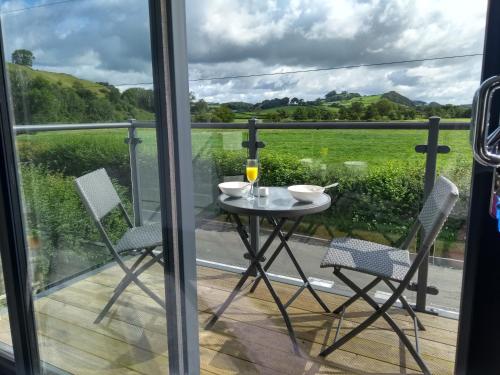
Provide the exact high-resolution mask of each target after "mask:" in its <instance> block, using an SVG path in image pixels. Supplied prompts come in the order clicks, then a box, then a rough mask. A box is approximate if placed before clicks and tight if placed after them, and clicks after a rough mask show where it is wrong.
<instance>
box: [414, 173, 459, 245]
mask: <svg viewBox="0 0 500 375" xmlns="http://www.w3.org/2000/svg"><path fill="white" fill-rule="evenodd" d="M457 199H458V189H457V187H456V186H455V184H454V183H453V182H451V181H450V180H448V179H447V178H445V177H443V176H440V177H439V178H438V179H437V180H436V183H435V184H434V187H433V188H432V191H431V193H430V195H429V197H428V198H427V200H426V201H425V203H424V206H423V207H422V211H420V214H419V215H418V220H419V221H420V223H421V224H422V228H423V229H424V238H423V241H422V246H423V248H424V249H426V248H429V247H430V246H431V245H432V243H433V242H434V241H435V240H436V237H437V235H438V234H439V231H440V230H441V228H442V226H443V225H444V223H445V221H446V219H447V218H448V216H449V215H450V213H451V210H452V209H453V207H454V206H455V203H456V201H457Z"/></svg>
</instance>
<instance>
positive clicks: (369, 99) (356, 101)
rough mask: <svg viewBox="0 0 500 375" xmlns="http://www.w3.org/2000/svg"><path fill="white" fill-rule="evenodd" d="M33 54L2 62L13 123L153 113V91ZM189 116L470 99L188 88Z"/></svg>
mask: <svg viewBox="0 0 500 375" xmlns="http://www.w3.org/2000/svg"><path fill="white" fill-rule="evenodd" d="M34 59H35V56H33V54H32V53H31V52H30V51H27V50H17V51H14V53H13V54H12V61H15V62H16V64H14V63H12V64H8V73H9V80H10V87H11V92H12V96H13V98H12V99H13V100H12V103H13V105H14V113H15V120H16V123H17V124H20V125H22V124H47V123H87V122H112V121H126V120H127V119H130V118H135V119H138V120H152V119H154V97H153V91H152V90H150V89H143V88H129V89H127V90H125V91H123V92H121V91H120V90H119V89H118V88H116V87H115V86H113V85H111V84H109V83H106V82H91V81H88V80H83V79H79V78H76V77H73V76H71V75H69V74H64V73H54V72H48V71H41V70H36V69H33V68H32V67H31V65H32V64H33V61H34ZM190 101H191V118H192V121H193V122H225V123H231V122H245V121H247V120H248V119H249V118H252V117H256V118H258V119H261V120H263V121H266V122H285V121H337V120H339V121H401V120H416V119H425V118H428V117H429V116H440V117H442V118H445V119H467V118H470V114H471V106H470V105H452V104H445V105H441V104H439V103H435V102H431V103H425V102H421V101H412V100H411V99H409V98H407V97H405V96H403V95H401V94H399V93H397V92H395V91H390V92H387V93H384V94H381V95H361V94H360V93H355V92H347V91H341V92H337V91H335V90H332V91H329V92H328V93H326V94H325V96H324V97H322V98H317V99H315V100H304V99H302V98H298V97H292V98H290V97H283V98H273V99H266V100H263V101H262V102H258V103H246V102H227V103H210V102H207V101H205V100H204V99H202V98H200V99H197V98H195V96H194V95H193V94H191V98H190Z"/></svg>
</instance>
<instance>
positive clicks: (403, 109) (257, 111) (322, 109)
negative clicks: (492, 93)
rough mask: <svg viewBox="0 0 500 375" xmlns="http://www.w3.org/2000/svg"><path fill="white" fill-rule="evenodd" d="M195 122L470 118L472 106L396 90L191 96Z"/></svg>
mask: <svg viewBox="0 0 500 375" xmlns="http://www.w3.org/2000/svg"><path fill="white" fill-rule="evenodd" d="M191 99H192V100H191V114H192V119H193V121H195V122H231V121H233V120H234V121H245V120H247V119H249V118H251V117H256V118H258V119H261V120H263V121H267V122H281V121H336V120H340V121H409V120H417V119H425V118H428V117H430V116H440V117H442V118H445V119H467V118H470V115H471V106H470V105H453V104H445V105H441V104H439V103H435V102H431V103H425V102H421V101H413V100H411V99H409V98H407V97H405V96H403V95H401V94H399V93H398V92H396V91H390V92H387V93H384V94H381V95H365V96H363V95H361V94H359V93H350V92H347V91H342V92H336V91H335V90H333V91H330V92H328V93H327V94H326V95H325V96H324V97H323V98H317V99H315V100H311V101H306V100H304V99H300V98H297V97H293V98H291V99H290V98H289V97H283V98H274V99H266V100H264V101H262V102H259V103H255V104H252V103H245V102H228V103H207V102H205V101H204V100H203V99H200V100H196V99H195V98H194V96H192V98H191ZM228 110H230V111H231V112H232V113H233V115H234V116H233V117H231V116H229V115H228V116H226V117H225V118H224V119H223V118H222V117H221V116H220V115H219V114H218V112H219V111H224V112H226V113H227V111H228Z"/></svg>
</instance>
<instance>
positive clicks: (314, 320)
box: [0, 259, 457, 374]
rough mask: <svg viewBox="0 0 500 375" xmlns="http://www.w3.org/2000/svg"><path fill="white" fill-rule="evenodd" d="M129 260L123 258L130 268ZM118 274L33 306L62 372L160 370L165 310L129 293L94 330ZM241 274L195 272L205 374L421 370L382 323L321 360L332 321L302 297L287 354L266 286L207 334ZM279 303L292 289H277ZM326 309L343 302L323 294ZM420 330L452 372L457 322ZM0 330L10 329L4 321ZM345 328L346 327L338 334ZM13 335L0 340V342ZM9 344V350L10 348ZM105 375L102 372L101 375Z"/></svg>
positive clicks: (155, 277)
mask: <svg viewBox="0 0 500 375" xmlns="http://www.w3.org/2000/svg"><path fill="white" fill-rule="evenodd" d="M132 260H133V259H130V261H132ZM122 276H123V273H122V271H121V269H120V268H119V267H118V266H115V265H112V264H111V265H109V266H107V267H104V268H102V269H99V270H98V271H97V272H92V273H89V274H86V275H85V276H84V277H79V278H76V279H74V280H71V281H68V282H65V283H64V284H61V285H59V286H58V288H56V289H54V290H51V291H48V292H45V293H42V294H41V295H39V297H38V298H37V300H36V307H35V309H36V311H37V319H38V322H39V326H38V330H39V337H40V340H41V342H42V343H43V345H42V346H41V347H42V350H43V352H42V353H41V355H42V358H44V360H45V361H46V362H49V363H50V364H52V365H53V366H55V367H57V368H60V369H62V370H64V371H67V372H70V373H72V372H76V373H83V372H85V373H99V374H125V373H130V374H136V373H140V374H156V373H162V371H163V370H162V369H164V368H166V367H167V348H166V328H165V327H166V322H165V319H164V311H163V310H162V309H161V308H160V307H159V306H158V305H156V304H155V303H154V302H153V301H152V300H151V299H150V298H149V297H147V296H146V295H144V293H143V292H142V291H141V290H140V289H139V288H137V287H135V286H131V287H129V288H128V289H127V291H126V292H125V293H124V294H123V295H122V297H121V298H120V299H119V300H118V302H117V304H116V305H115V307H114V308H113V309H112V311H111V312H110V313H109V314H108V315H107V316H106V318H105V319H104V320H103V321H102V322H101V323H100V324H94V319H95V318H96V316H97V314H98V313H99V312H100V310H101V309H102V306H103V305H104V304H105V303H106V301H107V300H108V299H109V297H110V296H111V294H112V292H113V289H114V287H115V286H116V285H117V283H118V282H119V281H120V279H121V278H122ZM237 276H238V275H237V274H235V273H232V272H227V271H222V270H219V269H215V268H210V267H202V266H199V267H198V308H199V322H200V356H201V368H202V371H201V373H203V374H205V373H206V374H232V373H234V374H243V373H244V374H281V373H283V374H338V373H356V374H369V373H376V374H400V373H404V374H407V373H408V374H410V373H420V372H419V368H418V366H417V365H416V364H415V363H414V361H413V359H412V358H411V356H409V355H408V354H407V353H406V352H405V349H404V347H403V346H402V345H401V344H400V342H399V339H398V338H397V336H396V335H395V334H394V333H393V332H392V331H391V330H389V328H388V326H387V325H386V324H385V323H383V322H379V323H378V324H376V325H375V326H374V327H372V328H371V329H369V330H367V331H365V332H363V333H362V334H360V335H359V337H358V338H356V339H354V340H352V341H351V342H350V343H349V344H348V345H346V346H345V347H344V349H343V350H339V351H338V352H335V353H334V354H332V355H330V356H329V357H327V358H326V359H321V358H320V357H318V353H319V352H320V351H321V349H322V348H323V347H324V345H325V343H327V342H330V341H331V340H333V336H332V334H333V333H334V332H335V327H336V324H337V321H336V320H335V319H333V318H331V317H329V316H327V315H325V314H324V313H322V311H321V309H320V308H319V309H318V308H316V306H317V305H316V304H315V303H314V301H313V300H312V297H310V296H309V295H307V294H302V295H301V296H300V297H299V298H298V299H297V300H296V301H295V302H294V304H293V305H292V307H291V308H290V309H289V313H290V316H291V319H292V324H293V325H294V327H295V330H296V334H297V337H298V339H299V341H300V347H301V349H302V350H303V355H302V356H297V355H295V354H294V353H293V351H292V346H291V344H290V340H289V337H288V335H287V331H286V327H285V325H284V323H283V320H282V318H281V315H280V313H279V311H278V309H277V307H276V305H275V304H274V303H273V302H272V298H271V295H270V294H269V293H267V290H266V289H265V288H264V286H260V287H259V288H258V289H257V290H256V292H255V293H254V294H248V293H245V294H244V297H242V298H240V299H238V300H237V302H235V303H234V304H233V305H231V307H230V308H229V310H228V311H227V312H226V313H225V314H224V316H223V317H222V318H221V320H220V321H219V322H218V323H217V324H216V325H215V326H214V329H212V330H210V331H205V330H204V329H203V327H204V323H205V322H206V321H207V320H208V319H209V317H210V316H211V314H212V313H213V311H214V309H215V308H216V307H217V306H218V305H219V304H221V303H222V302H223V301H224V300H225V298H226V297H227V296H228V294H229V292H230V290H231V288H232V287H233V286H234V284H235V283H236V282H237V280H238V277H237ZM142 280H143V281H144V282H145V283H146V285H148V286H149V287H151V288H152V289H153V290H154V291H155V292H157V293H158V294H160V295H162V294H163V293H164V290H163V288H162V285H163V283H164V282H163V271H162V269H161V267H160V266H154V267H153V268H151V269H150V270H148V271H146V273H145V274H144V276H143V277H142ZM274 284H275V287H276V290H277V291H278V292H279V293H280V296H283V298H286V297H290V296H291V295H292V294H293V293H294V292H295V289H294V288H292V287H291V286H290V285H287V284H285V283H280V282H274ZM322 298H323V299H324V301H325V302H326V303H327V304H328V305H329V306H331V307H334V306H337V305H340V304H341V303H342V302H343V301H344V300H345V297H342V296H339V295H336V294H332V293H324V292H322ZM371 312H372V310H371V309H370V308H369V306H367V305H365V304H364V303H359V304H356V305H355V306H354V307H353V308H352V311H351V312H350V313H348V315H346V317H345V319H346V320H345V321H344V325H343V326H344V327H345V329H346V330H347V329H349V328H351V327H353V326H354V325H355V324H356V323H358V322H359V321H360V320H361V319H362V318H363V317H364V316H366V315H367V314H371ZM391 315H392V316H393V318H394V319H396V320H397V322H398V324H400V325H401V326H402V327H404V328H405V329H406V331H407V332H408V334H411V333H412V332H413V323H412V322H411V320H409V318H408V317H407V316H406V315H405V313H404V312H403V311H402V310H399V309H395V310H394V311H392V312H391ZM419 317H420V318H421V319H422V321H423V323H424V324H425V325H426V326H427V331H425V332H421V337H420V343H421V353H422V355H423V357H424V358H425V360H426V362H427V363H428V365H429V367H430V369H431V371H433V373H435V374H452V373H453V364H454V359H455V357H454V356H455V341H456V332H457V321H456V320H452V319H447V318H443V317H437V316H433V315H428V314H419ZM0 324H1V331H2V332H6V331H7V332H8V329H9V326H8V321H7V320H6V319H2V320H1V321H0ZM343 330H344V329H343ZM7 337H10V335H3V337H2V340H5V341H7V340H8V339H6V338H7ZM6 343H7V344H10V343H9V342H8V341H7V342H6ZM103 369H104V370H103Z"/></svg>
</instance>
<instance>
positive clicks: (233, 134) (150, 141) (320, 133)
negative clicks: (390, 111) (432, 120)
mask: <svg viewBox="0 0 500 375" xmlns="http://www.w3.org/2000/svg"><path fill="white" fill-rule="evenodd" d="M138 134H139V136H140V137H141V138H142V140H143V142H142V144H141V146H140V148H139V152H143V153H148V154H151V153H156V133H155V130H154V129H139V130H138ZM126 136H127V131H126V130H121V129H113V130H92V131H88V130H75V131H60V132H59V131H58V132H39V133H36V134H29V135H26V134H24V135H19V136H18V137H17V139H18V140H23V141H29V142H33V143H34V144H39V143H41V144H45V145H46V146H50V144H51V143H59V144H60V143H63V144H64V143H65V142H78V140H84V139H85V140H87V141H88V140H90V139H93V138H96V140H97V138H101V139H103V138H104V139H106V143H107V144H109V145H110V146H111V144H113V145H114V146H115V147H123V149H124V151H126V145H124V143H123V139H124V138H125V137H126ZM468 137H469V133H468V131H464V130H442V131H441V132H440V140H439V143H440V144H441V145H448V146H450V147H451V152H450V153H449V154H443V155H439V156H438V163H439V167H440V168H441V169H444V170H446V169H449V168H454V167H455V166H456V164H457V162H458V161H461V163H462V164H463V163H464V162H466V163H470V162H471V161H472V154H471V148H470V146H469V141H468ZM246 138H247V132H246V131H244V130H211V129H193V130H192V142H193V153H194V154H196V153H199V152H209V151H210V150H216V149H229V150H239V149H242V148H241V141H242V140H245V139H246ZM259 138H260V139H261V140H263V141H264V142H265V144H266V147H265V148H264V149H263V150H262V151H261V152H263V153H265V152H269V151H272V152H279V153H287V154H293V155H295V156H297V157H298V158H300V159H312V160H313V161H317V162H320V163H325V164H327V165H341V164H342V163H344V162H346V161H363V162H366V164H367V166H368V168H370V167H377V166H381V165H384V164H385V163H387V162H394V161H417V162H418V161H421V162H422V165H423V163H424V161H425V155H424V154H417V153H416V152H415V146H416V145H419V144H425V143H426V141H427V132H426V131H425V130H371V129H370V130H366V129H363V130H260V131H259Z"/></svg>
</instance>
